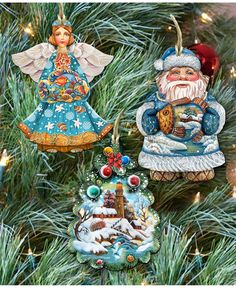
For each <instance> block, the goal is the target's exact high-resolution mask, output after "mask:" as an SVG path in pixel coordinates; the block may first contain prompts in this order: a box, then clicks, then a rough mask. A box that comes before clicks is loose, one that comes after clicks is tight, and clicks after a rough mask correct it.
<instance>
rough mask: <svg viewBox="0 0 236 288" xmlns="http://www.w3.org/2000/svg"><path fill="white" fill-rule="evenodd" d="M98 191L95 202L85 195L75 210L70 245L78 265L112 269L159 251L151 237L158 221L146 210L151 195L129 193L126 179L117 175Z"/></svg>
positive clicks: (150, 202)
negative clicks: (75, 253)
mask: <svg viewBox="0 0 236 288" xmlns="http://www.w3.org/2000/svg"><path fill="white" fill-rule="evenodd" d="M101 190H102V193H101V195H100V196H99V198H98V199H97V200H96V201H94V200H93V199H89V198H88V197H87V198H86V196H85V197H84V199H83V203H82V204H80V205H79V206H77V207H75V210H76V211H74V212H75V214H77V215H78V216H79V220H77V221H76V222H75V223H74V225H73V227H72V229H73V231H74V235H75V239H74V240H73V241H72V242H71V246H72V248H73V249H74V250H76V252H77V258H78V260H79V262H82V263H84V262H87V261H90V263H91V266H93V267H94V268H103V267H106V268H108V269H114V270H120V269H122V268H124V267H127V268H129V267H130V268H131V267H134V266H135V265H136V264H137V263H138V261H141V262H143V263H146V262H148V261H149V260H150V256H151V253H154V252H156V251H157V250H158V249H159V241H158V240H157V239H156V238H157V237H155V233H156V226H157V224H158V223H159V218H158V215H157V213H156V212H155V211H154V210H152V209H151V208H150V207H149V206H150V205H151V204H152V195H148V194H147V196H148V197H147V196H146V195H145V194H144V193H143V192H142V191H139V190H136V191H133V190H130V187H129V185H128V183H127V178H126V177H120V176H113V177H112V178H111V179H110V181H108V182H105V183H103V185H102V186H101Z"/></svg>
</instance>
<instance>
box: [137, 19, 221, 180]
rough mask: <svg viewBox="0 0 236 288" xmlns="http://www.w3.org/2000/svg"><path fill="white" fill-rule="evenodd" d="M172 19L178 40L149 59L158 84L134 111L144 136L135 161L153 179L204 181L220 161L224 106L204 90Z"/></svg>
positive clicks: (196, 65) (205, 80)
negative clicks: (157, 74)
mask: <svg viewBox="0 0 236 288" xmlns="http://www.w3.org/2000/svg"><path fill="white" fill-rule="evenodd" d="M172 19H173V21H174V23H175V25H176V28H177V35H178V42H177V44H176V46H175V47H171V48H168V49H167V50H166V51H165V52H164V54H163V55H162V57H161V59H158V60H157V61H156V62H155V63H154V66H155V68H156V70H158V71H161V74H160V75H159V76H158V77H157V78H156V84H157V88H158V89H157V91H156V92H155V93H154V94H152V95H151V96H149V97H148V99H147V101H146V103H144V104H143V105H142V106H141V107H140V108H139V109H138V111H137V115H136V122H137V126H138V129H139V130H140V132H141V133H142V134H143V135H144V143H143V147H142V151H141V153H140V155H139V164H140V166H142V167H144V168H147V169H149V170H150V176H151V178H152V179H153V180H158V181H168V180H176V179H178V178H180V177H184V178H185V179H187V180H191V181H205V180H210V179H212V178H213V177H214V168H215V167H217V166H221V165H222V164H224V162H225V158H224V155H223V153H222V152H221V151H220V148H219V143H218V139H217V134H218V133H220V131H221V130H222V128H223V126H224V123H225V110H224V108H223V107H222V106H221V105H220V104H219V103H218V102H217V101H216V99H215V98H214V97H213V96H212V95H211V94H210V93H209V92H207V91H206V88H207V84H208V80H209V77H208V76H206V75H203V73H202V72H201V63H200V60H199V59H198V57H197V56H196V55H195V54H194V53H193V52H192V51H190V50H189V49H186V48H183V47H182V35H181V31H180V28H179V26H178V23H177V21H176V20H175V18H174V17H173V16H172Z"/></svg>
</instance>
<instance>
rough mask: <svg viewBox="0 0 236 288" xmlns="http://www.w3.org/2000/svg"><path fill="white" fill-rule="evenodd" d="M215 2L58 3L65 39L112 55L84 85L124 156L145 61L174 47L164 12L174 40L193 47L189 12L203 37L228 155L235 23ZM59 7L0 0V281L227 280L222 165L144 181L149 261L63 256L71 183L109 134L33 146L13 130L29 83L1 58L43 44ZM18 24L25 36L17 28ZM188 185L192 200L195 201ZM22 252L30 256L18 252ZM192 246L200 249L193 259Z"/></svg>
mask: <svg viewBox="0 0 236 288" xmlns="http://www.w3.org/2000/svg"><path fill="white" fill-rule="evenodd" d="M216 5H217V7H218V10H220V9H221V5H222V4H213V5H210V4H206V3H205V4H204V3H203V4H194V3H185V4H184V3H182V4H181V3H107V4H104V3H101V4H95V3H80V4H76V3H66V4H64V10H65V14H66V16H67V18H69V19H70V21H71V22H72V23H73V28H74V34H75V35H77V36H78V38H79V39H81V41H86V42H87V43H89V44H90V43H94V45H95V46H96V47H97V48H99V49H100V50H102V51H103V52H105V53H111V54H113V55H114V56H115V59H114V61H113V62H112V63H111V64H110V65H109V66H108V67H107V68H106V70H105V72H104V73H103V75H102V76H101V77H97V78H96V79H95V81H94V82H93V92H92V95H91V97H90V102H91V105H92V107H93V108H94V110H95V111H96V112H97V113H98V114H99V115H101V116H102V117H104V119H111V120H115V119H116V117H117V115H118V114H119V113H120V111H121V110H124V116H123V118H122V121H121V127H120V131H121V139H120V141H121V146H122V147H123V150H124V152H125V154H127V155H130V156H131V157H132V158H136V159H137V156H138V153H139V151H140V149H141V145H142V141H143V138H142V136H141V135H140V134H139V133H138V131H137V129H136V126H135V114H136V110H137V108H138V107H139V106H140V105H141V104H142V103H143V102H144V101H145V98H146V94H147V93H148V92H149V91H150V90H151V88H152V86H153V85H155V84H154V78H155V71H154V68H153V62H154V60H155V59H157V58H159V57H160V56H161V54H162V53H163V52H164V51H165V49H166V48H168V47H169V46H173V45H174V44H175V37H176V34H175V29H174V28H173V29H172V30H171V31H170V30H168V26H173V23H172V22H171V19H170V17H169V15H170V14H174V15H175V17H176V18H177V19H178V21H179V23H180V25H181V28H182V31H183V36H184V46H188V45H191V44H193V42H194V37H193V26H194V23H193V18H194V17H195V18H196V19H197V22H196V23H195V24H196V30H197V32H198V37H199V38H200V39H201V42H204V43H208V44H209V45H210V46H212V47H214V48H215V49H216V51H217V52H218V54H219V56H220V61H221V71H220V72H219V74H218V77H217V79H216V80H215V82H214V85H213V86H212V88H211V89H212V93H213V95H215V97H216V98H217V99H218V101H219V102H220V103H221V104H223V106H224V107H225V109H226V112H227V122H226V125H225V127H224V130H223V132H222V133H221V134H220V137H219V141H220V145H221V148H222V150H223V152H224V153H225V156H226V159H227V161H228V160H232V159H235V154H236V150H235V149H233V148H232V147H233V144H234V143H236V128H235V127H236V113H235V102H236V93H235V88H236V81H235V78H232V77H230V69H231V67H232V66H235V65H236V48H235V47H236V37H235V36H236V20H235V19H233V18H231V19H226V16H225V15H219V14H216V12H215V11H216V9H215V6H216ZM199 11H203V12H206V11H208V12H209V13H210V14H211V15H212V18H213V22H211V23H207V24H202V23H201V22H200V21H199ZM57 14H58V4H56V3H44V4H40V3H24V4H23V3H10V4H3V3H2V4H1V3H0V31H1V33H0V55H1V57H0V71H1V78H0V79H1V85H0V93H1V97H0V105H1V106H0V107H1V108H0V109H1V110H0V152H1V151H3V149H7V151H8V153H9V154H10V155H11V161H10V163H9V165H8V167H7V170H6V171H5V173H4V178H3V184H2V186H1V190H0V205H1V206H0V220H1V226H0V243H1V245H0V284H32V285H33V284H40V285H42V284H45V285H46V284H48V285H53V284H58V285H59V284H71V285H72V284H74V285H76V284H83V285H85V284H89V285H92V284H94V285H95V284H104V285H108V284H111V285H114V284H123V285H127V284H137V285H138V284H141V283H144V284H145V283H146V284H199V285H200V284H201V285H205V284H206V285H210V284H211V285H213V284H236V273H235V272H236V262H235V259H236V250H235V245H236V199H235V198H232V197H231V196H232V195H231V190H232V189H231V188H230V187H229V185H228V183H227V180H226V177H225V166H223V167H220V168H218V169H216V177H215V179H214V180H212V181H209V182H207V183H201V184H193V183H189V182H186V181H184V180H178V181H175V182H174V183H157V182H152V181H150V184H149V188H150V190H151V191H152V192H153V194H154V196H155V199H156V201H155V204H154V208H155V209H156V210H157V211H158V213H159V215H160V217H161V231H162V236H161V249H160V251H159V253H157V254H156V255H154V256H153V257H152V260H151V261H150V263H149V264H147V265H139V266H137V267H136V268H135V269H133V270H130V271H122V272H110V271H102V272H101V271H95V270H93V269H91V268H89V267H88V266H87V265H80V264H78V263H77V261H76V259H75V256H74V255H73V254H70V252H69V251H68V249H67V247H66V244H67V241H68V236H67V227H68V225H69V223H70V222H71V221H72V220H73V218H74V216H73V214H72V207H73V204H74V203H75V201H76V198H77V197H78V190H79V187H80V185H81V183H82V182H83V179H84V174H85V172H86V171H88V170H89V169H91V167H92V160H93V157H94V156H95V155H96V153H100V152H101V149H102V147H104V146H105V145H107V144H109V137H107V138H106V139H105V140H103V142H101V143H99V144H97V146H96V147H95V149H93V150H91V151H86V152H85V153H79V154H76V155H74V154H62V153H57V154H48V153H43V152H40V151H38V150H37V148H36V146H35V145H33V144H32V143H30V142H29V141H28V140H26V139H25V136H24V135H23V134H22V133H21V131H20V130H19V129H18V128H17V124H18V123H19V122H20V121H21V120H22V119H25V118H26V117H27V116H28V115H30V114H31V113H32V112H33V111H34V109H35V107H36V105H37V104H38V102H39V99H38V98H37V95H36V89H37V84H36V83H33V81H32V80H31V79H30V78H29V77H28V76H26V75H23V73H21V72H20V71H19V69H18V68H17V67H15V66H14V65H13V63H12V61H11V54H14V53H17V52H20V51H23V50H26V49H28V48H30V47H32V46H34V45H36V44H38V43H41V42H44V41H47V39H48V36H49V34H50V33H51V24H52V21H53V20H55V19H56V17H57ZM28 23H31V24H32V29H33V32H34V36H33V37H31V36H29V35H27V34H26V33H24V30H23V29H24V27H26V26H27V24H28ZM144 172H145V173H148V171H146V170H144ZM198 191H200V192H201V201H200V203H193V199H194V196H195V195H196V193H197V192H198ZM28 248H31V249H32V250H33V252H34V254H33V256H32V255H25V254H27V251H28ZM195 248H198V249H199V251H200V252H201V254H202V256H196V255H193V254H194V253H195V252H194V251H195Z"/></svg>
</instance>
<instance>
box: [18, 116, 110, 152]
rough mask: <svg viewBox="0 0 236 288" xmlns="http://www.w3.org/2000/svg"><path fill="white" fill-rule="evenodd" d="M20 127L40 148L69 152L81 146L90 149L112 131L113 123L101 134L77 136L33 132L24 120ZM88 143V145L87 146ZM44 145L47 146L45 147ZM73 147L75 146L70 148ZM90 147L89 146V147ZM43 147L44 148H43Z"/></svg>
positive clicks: (90, 133) (87, 133) (85, 133)
mask: <svg viewBox="0 0 236 288" xmlns="http://www.w3.org/2000/svg"><path fill="white" fill-rule="evenodd" d="M18 127H19V128H20V129H21V131H22V132H23V133H24V134H25V136H26V137H27V138H28V139H29V140H30V141H31V142H34V143H37V144H38V147H39V149H40V150H43V151H45V150H47V149H53V148H54V149H56V150H57V151H61V152H68V151H70V150H71V149H75V148H81V149H82V150H87V149H90V148H91V147H88V145H90V144H91V143H93V142H96V141H99V140H101V139H102V138H103V137H104V136H106V134H108V133H109V132H110V130H111V129H112V128H113V125H112V124H108V125H107V126H106V127H105V128H104V129H103V130H102V131H101V133H100V134H96V133H94V132H84V133H81V134H79V135H76V136H66V135H64V134H52V135H50V134H48V133H47V132H43V133H38V132H33V133H32V132H31V130H30V129H29V127H28V126H27V125H25V124H24V123H23V122H21V123H19V125H18ZM86 145H87V146H86ZM44 146H45V147H46V148H44ZM63 147H64V148H66V147H68V149H69V150H68V151H64V150H67V149H64V148H63ZM69 147H73V148H69ZM87 147H88V148H87ZM41 148H42V149H41Z"/></svg>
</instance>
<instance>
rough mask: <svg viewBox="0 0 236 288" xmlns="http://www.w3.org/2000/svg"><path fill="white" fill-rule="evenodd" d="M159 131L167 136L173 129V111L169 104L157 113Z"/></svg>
mask: <svg viewBox="0 0 236 288" xmlns="http://www.w3.org/2000/svg"><path fill="white" fill-rule="evenodd" d="M157 118H158V121H159V125H160V129H161V131H162V132H163V133H165V134H169V133H171V131H172V130H173V128H174V110H173V107H172V105H171V104H168V105H167V106H166V107H165V108H164V109H162V110H161V111H159V112H158V113H157Z"/></svg>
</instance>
